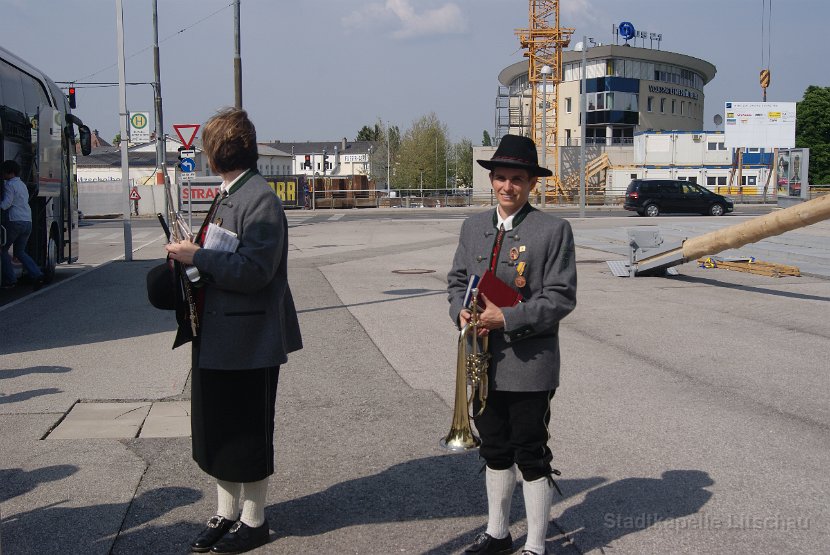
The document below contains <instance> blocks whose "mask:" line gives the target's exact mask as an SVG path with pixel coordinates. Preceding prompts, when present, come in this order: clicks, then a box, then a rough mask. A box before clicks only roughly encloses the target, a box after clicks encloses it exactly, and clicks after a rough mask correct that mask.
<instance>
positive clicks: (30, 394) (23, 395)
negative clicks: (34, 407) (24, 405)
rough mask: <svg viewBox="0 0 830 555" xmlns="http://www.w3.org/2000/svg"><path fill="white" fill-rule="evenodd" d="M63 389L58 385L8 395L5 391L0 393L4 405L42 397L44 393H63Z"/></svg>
mask: <svg viewBox="0 0 830 555" xmlns="http://www.w3.org/2000/svg"><path fill="white" fill-rule="evenodd" d="M62 392H63V390H62V389H58V388H56V387H44V388H41V389H31V390H29V391H20V392H18V393H11V394H8V395H6V394H5V393H0V405H4V404H7V403H19V402H21V401H28V400H29V399H34V398H35V397H42V396H43V395H55V394H57V393H62Z"/></svg>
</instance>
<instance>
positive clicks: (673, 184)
mask: <svg viewBox="0 0 830 555" xmlns="http://www.w3.org/2000/svg"><path fill="white" fill-rule="evenodd" d="M623 207H624V208H625V209H626V210H632V211H634V212H637V214H639V215H640V216H652V217H654V216H659V215H660V214H661V213H662V212H691V213H697V214H703V215H707V214H708V215H711V216H723V215H724V214H726V213H727V212H732V211H733V210H734V209H735V206H734V205H733V204H732V201H731V200H729V199H728V198H726V197H724V196H721V195H718V194H716V193H713V192H712V191H710V190H709V189H707V188H706V187H701V186H700V185H698V184H697V183H692V182H691V181H681V180H677V179H633V180H631V183H629V184H628V189H626V191H625V204H624V205H623Z"/></svg>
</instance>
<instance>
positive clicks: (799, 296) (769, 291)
mask: <svg viewBox="0 0 830 555" xmlns="http://www.w3.org/2000/svg"><path fill="white" fill-rule="evenodd" d="M672 281H686V282H689V283H698V284H701V285H711V286H713V287H723V288H726V289H737V290H740V291H745V292H749V293H761V294H763V295H774V296H776V297H786V298H789V299H801V300H803V301H823V302H825V303H826V302H830V297H820V296H818V295H805V294H803V293H793V292H791V291H777V290H775V289H766V288H764V287H755V286H753V285H744V284H740V283H728V282H725V281H720V280H717V279H711V278H702V277H694V276H684V275H679V276H673V277H672Z"/></svg>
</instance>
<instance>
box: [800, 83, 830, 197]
mask: <svg viewBox="0 0 830 555" xmlns="http://www.w3.org/2000/svg"><path fill="white" fill-rule="evenodd" d="M795 146H796V147H798V148H809V149H810V177H809V182H810V184H811V185H827V184H830V87H817V86H815V85H811V86H809V87H807V90H806V91H805V92H804V99H803V100H802V101H801V102H799V103H798V107H797V115H796V123H795Z"/></svg>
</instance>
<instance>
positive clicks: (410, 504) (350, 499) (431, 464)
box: [266, 453, 605, 555]
mask: <svg viewBox="0 0 830 555" xmlns="http://www.w3.org/2000/svg"><path fill="white" fill-rule="evenodd" d="M480 468H481V462H480V461H479V458H478V453H465V454H457V455H443V456H434V457H426V458H422V459H415V460H412V461H407V462H404V463H400V464H396V465H394V466H391V467H389V468H388V469H386V470H383V471H382V472H379V473H377V474H373V475H371V476H365V477H363V478H356V479H354V480H348V481H345V482H341V483H339V484H335V485H333V486H331V487H329V488H327V489H325V490H323V491H319V492H317V493H313V494H311V495H307V496H304V497H300V498H297V499H292V500H290V501H285V502H282V503H277V504H275V505H271V506H270V507H268V508H267V509H266V517H267V518H268V521H269V522H271V523H272V524H273V525H274V528H275V531H276V534H277V537H286V536H316V535H321V534H326V533H328V532H331V531H334V530H338V529H341V528H347V527H352V526H361V525H367V524H369V525H371V524H384V523H392V522H409V521H417V520H443V519H448V518H449V519H451V518H457V517H471V516H478V517H480V518H481V526H482V527H483V526H484V525H485V524H486V522H487V495H486V492H485V488H484V476H483V474H480V473H479V469H480ZM604 481H605V479H604V478H600V477H596V478H586V479H574V480H557V483H558V484H559V485H560V487H561V488H562V491H563V493H564V494H565V496H566V497H570V496H573V495H576V494H578V493H581V492H583V491H585V490H587V489H590V488H592V487H595V486H597V485H598V484H601V483H602V482H604ZM523 518H524V501H523V498H522V488H521V484H519V485H517V487H516V490H515V492H514V496H513V508H512V510H511V522H516V521H517V520H521V519H523ZM482 529H483V528H475V529H473V530H466V529H465V530H459V535H458V536H457V537H455V538H453V539H451V540H449V541H446V542H444V543H443V544H441V545H440V546H436V547H433V548H431V549H429V550H428V551H425V552H424V553H430V554H435V555H437V554H439V553H450V552H453V551H457V550H459V549H461V548H462V547H466V546H467V545H468V544H469V543H470V542H471V541H472V540H473V538H474V536H475V534H476V533H478V532H479V531H481V530H482ZM517 545H519V544H518V543H517Z"/></svg>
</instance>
